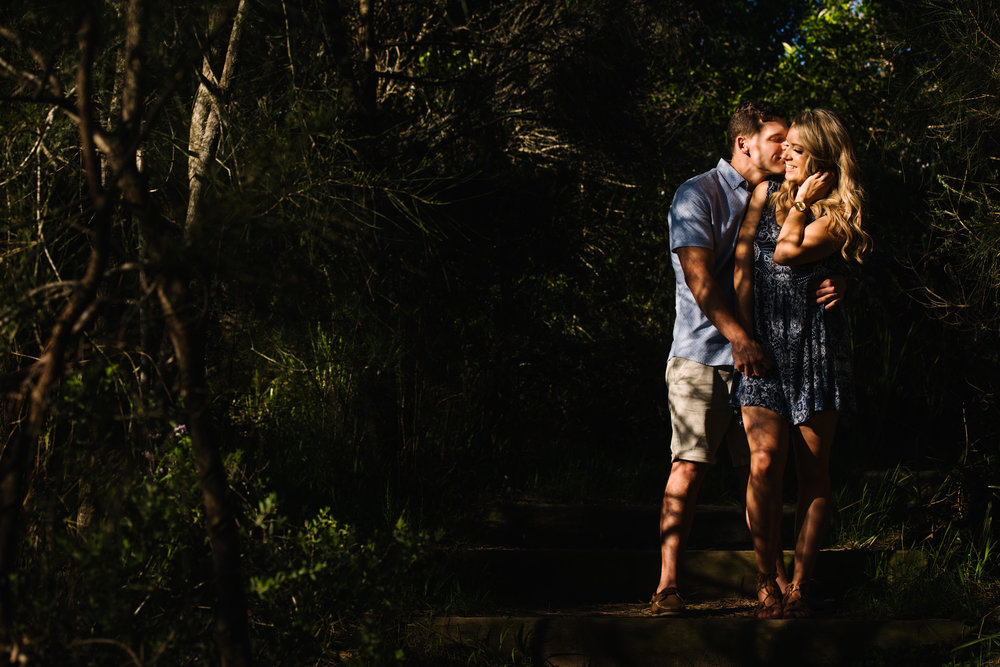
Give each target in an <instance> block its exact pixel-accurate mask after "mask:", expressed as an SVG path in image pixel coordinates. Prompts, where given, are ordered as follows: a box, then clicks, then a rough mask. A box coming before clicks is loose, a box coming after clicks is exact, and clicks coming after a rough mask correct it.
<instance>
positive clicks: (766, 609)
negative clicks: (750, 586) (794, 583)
mask: <svg viewBox="0 0 1000 667" xmlns="http://www.w3.org/2000/svg"><path fill="white" fill-rule="evenodd" d="M776 579H777V575H776V574H774V573H773V572H772V573H770V574H758V575H757V608H756V609H754V616H755V617H757V618H758V619H768V618H781V599H782V598H781V590H780V589H779V588H778V582H777V581H776ZM789 587H790V586H789Z"/></svg>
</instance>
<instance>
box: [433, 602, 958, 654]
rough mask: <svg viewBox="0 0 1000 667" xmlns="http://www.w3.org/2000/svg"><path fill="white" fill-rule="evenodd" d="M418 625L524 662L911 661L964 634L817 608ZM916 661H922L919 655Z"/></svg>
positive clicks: (932, 622) (931, 622)
mask: <svg viewBox="0 0 1000 667" xmlns="http://www.w3.org/2000/svg"><path fill="white" fill-rule="evenodd" d="M418 631H420V632H425V633H428V634H430V635H434V636H436V637H437V638H438V639H439V640H440V641H443V642H448V643H451V642H454V643H457V644H459V645H461V646H462V647H470V650H475V651H477V652H482V651H487V652H494V654H495V655H502V656H506V657H508V658H510V657H511V656H517V657H520V658H525V659H530V660H531V663H532V664H538V665H553V666H554V667H583V666H585V665H601V666H607V667H614V666H618V665H621V666H643V667H647V666H648V667H658V666H660V665H711V666H713V667H720V666H721V667H725V666H729V665H733V666H735V665H804V666H809V665H857V664H886V665H888V664H910V663H912V660H909V659H907V660H903V661H900V656H901V655H904V654H905V655H906V656H909V657H910V658H913V657H917V656H919V657H921V658H928V657H931V656H933V655H934V654H935V651H937V652H939V653H940V655H941V657H942V658H944V659H946V658H947V657H948V654H947V650H948V649H950V648H953V647H955V646H956V645H958V644H959V643H960V642H961V641H962V640H963V639H965V638H966V637H968V636H969V635H970V628H968V627H967V626H966V625H965V624H964V623H962V622H961V621H951V620H939V619H924V620H878V619H861V618H817V619H796V620H770V621H757V620H755V619H753V618H750V617H749V613H743V614H742V615H740V616H732V615H729V616H703V617H683V618H657V617H652V616H649V615H648V614H647V615H644V613H643V611H642V610H640V609H639V608H636V609H635V610H634V612H633V613H628V612H618V613H616V614H594V613H591V614H582V615H567V614H561V615H519V616H500V617H454V616H453V617H446V618H439V619H435V620H432V621H426V622H424V623H423V624H422V626H421V627H419V629H418ZM919 664H931V663H930V662H928V661H926V660H924V661H919Z"/></svg>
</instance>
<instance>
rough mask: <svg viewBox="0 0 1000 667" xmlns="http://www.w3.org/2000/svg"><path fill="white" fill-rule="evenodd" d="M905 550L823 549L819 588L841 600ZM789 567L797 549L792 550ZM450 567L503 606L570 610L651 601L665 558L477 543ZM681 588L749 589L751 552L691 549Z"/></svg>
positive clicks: (712, 592)
mask: <svg viewBox="0 0 1000 667" xmlns="http://www.w3.org/2000/svg"><path fill="white" fill-rule="evenodd" d="M904 555H905V552H896V553H893V554H888V555H887V554H886V553H884V552H875V551H868V550H833V549H827V550H822V551H821V552H820V554H819V556H818V559H817V563H816V570H815V577H814V581H813V583H812V589H813V594H814V595H816V596H817V597H820V598H821V599H831V600H836V599H837V598H839V597H840V596H841V595H842V594H843V593H844V591H846V590H847V589H849V588H851V587H853V586H856V585H858V584H860V583H863V582H864V580H865V573H866V572H870V571H872V567H873V564H874V561H875V559H876V558H880V557H883V558H884V557H889V558H894V559H897V560H899V559H901V558H903V557H904ZM785 556H786V562H788V563H789V567H790V566H791V561H790V558H791V553H790V552H786V554H785ZM450 558H451V568H452V571H453V572H454V573H455V576H456V578H457V579H458V581H459V582H460V583H461V585H462V588H463V589H464V590H465V591H467V592H469V593H472V594H475V595H480V596H483V597H484V598H485V603H492V604H494V605H495V606H498V607H511V606H513V607H518V608H525V607H526V606H533V607H549V608H554V609H560V608H564V607H566V606H569V605H576V604H595V603H635V602H642V601H646V600H649V598H650V597H651V595H652V593H653V589H654V587H655V585H656V582H657V581H658V580H659V574H660V556H659V551H658V550H657V549H656V548H655V546H654V547H653V548H649V549H520V548H477V549H466V550H459V551H455V552H452V553H451V554H450ZM679 576H680V580H681V591H682V593H683V594H684V595H686V596H694V597H695V598H705V597H719V596H740V595H751V594H753V592H754V585H755V582H756V568H755V567H754V557H753V552H752V551H750V550H689V551H688V552H687V553H686V554H685V556H684V558H683V559H682V561H681V563H680V572H679Z"/></svg>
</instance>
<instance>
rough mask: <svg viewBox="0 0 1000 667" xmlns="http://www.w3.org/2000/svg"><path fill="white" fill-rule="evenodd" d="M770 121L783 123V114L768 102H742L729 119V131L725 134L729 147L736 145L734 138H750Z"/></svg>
mask: <svg viewBox="0 0 1000 667" xmlns="http://www.w3.org/2000/svg"><path fill="white" fill-rule="evenodd" d="M772 120H780V121H782V122H784V120H785V114H784V112H783V111H782V110H781V109H779V108H778V107H777V106H775V105H773V104H771V103H770V102H761V101H760V100H744V101H743V102H741V103H740V105H739V106H738V107H736V111H734V112H733V115H732V116H731V117H730V118H729V129H728V130H727V133H726V134H727V138H728V139H729V147H730V148H732V147H733V145H734V144H735V143H736V137H740V136H743V137H752V136H753V135H755V134H757V133H758V132H760V129H761V128H762V127H764V123H768V122H770V121H772Z"/></svg>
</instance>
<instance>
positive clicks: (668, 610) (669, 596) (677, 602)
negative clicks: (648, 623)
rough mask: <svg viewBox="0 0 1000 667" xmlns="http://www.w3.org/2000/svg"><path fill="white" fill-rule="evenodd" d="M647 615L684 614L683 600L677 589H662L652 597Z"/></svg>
mask: <svg viewBox="0 0 1000 667" xmlns="http://www.w3.org/2000/svg"><path fill="white" fill-rule="evenodd" d="M649 613H651V614H653V615H654V616H679V615H681V614H683V613H684V600H682V599H681V594H680V592H678V590H677V588H675V587H673V586H671V587H670V588H664V589H663V590H662V591H660V592H659V593H656V594H654V595H653V599H652V600H651V601H650V603H649Z"/></svg>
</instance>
